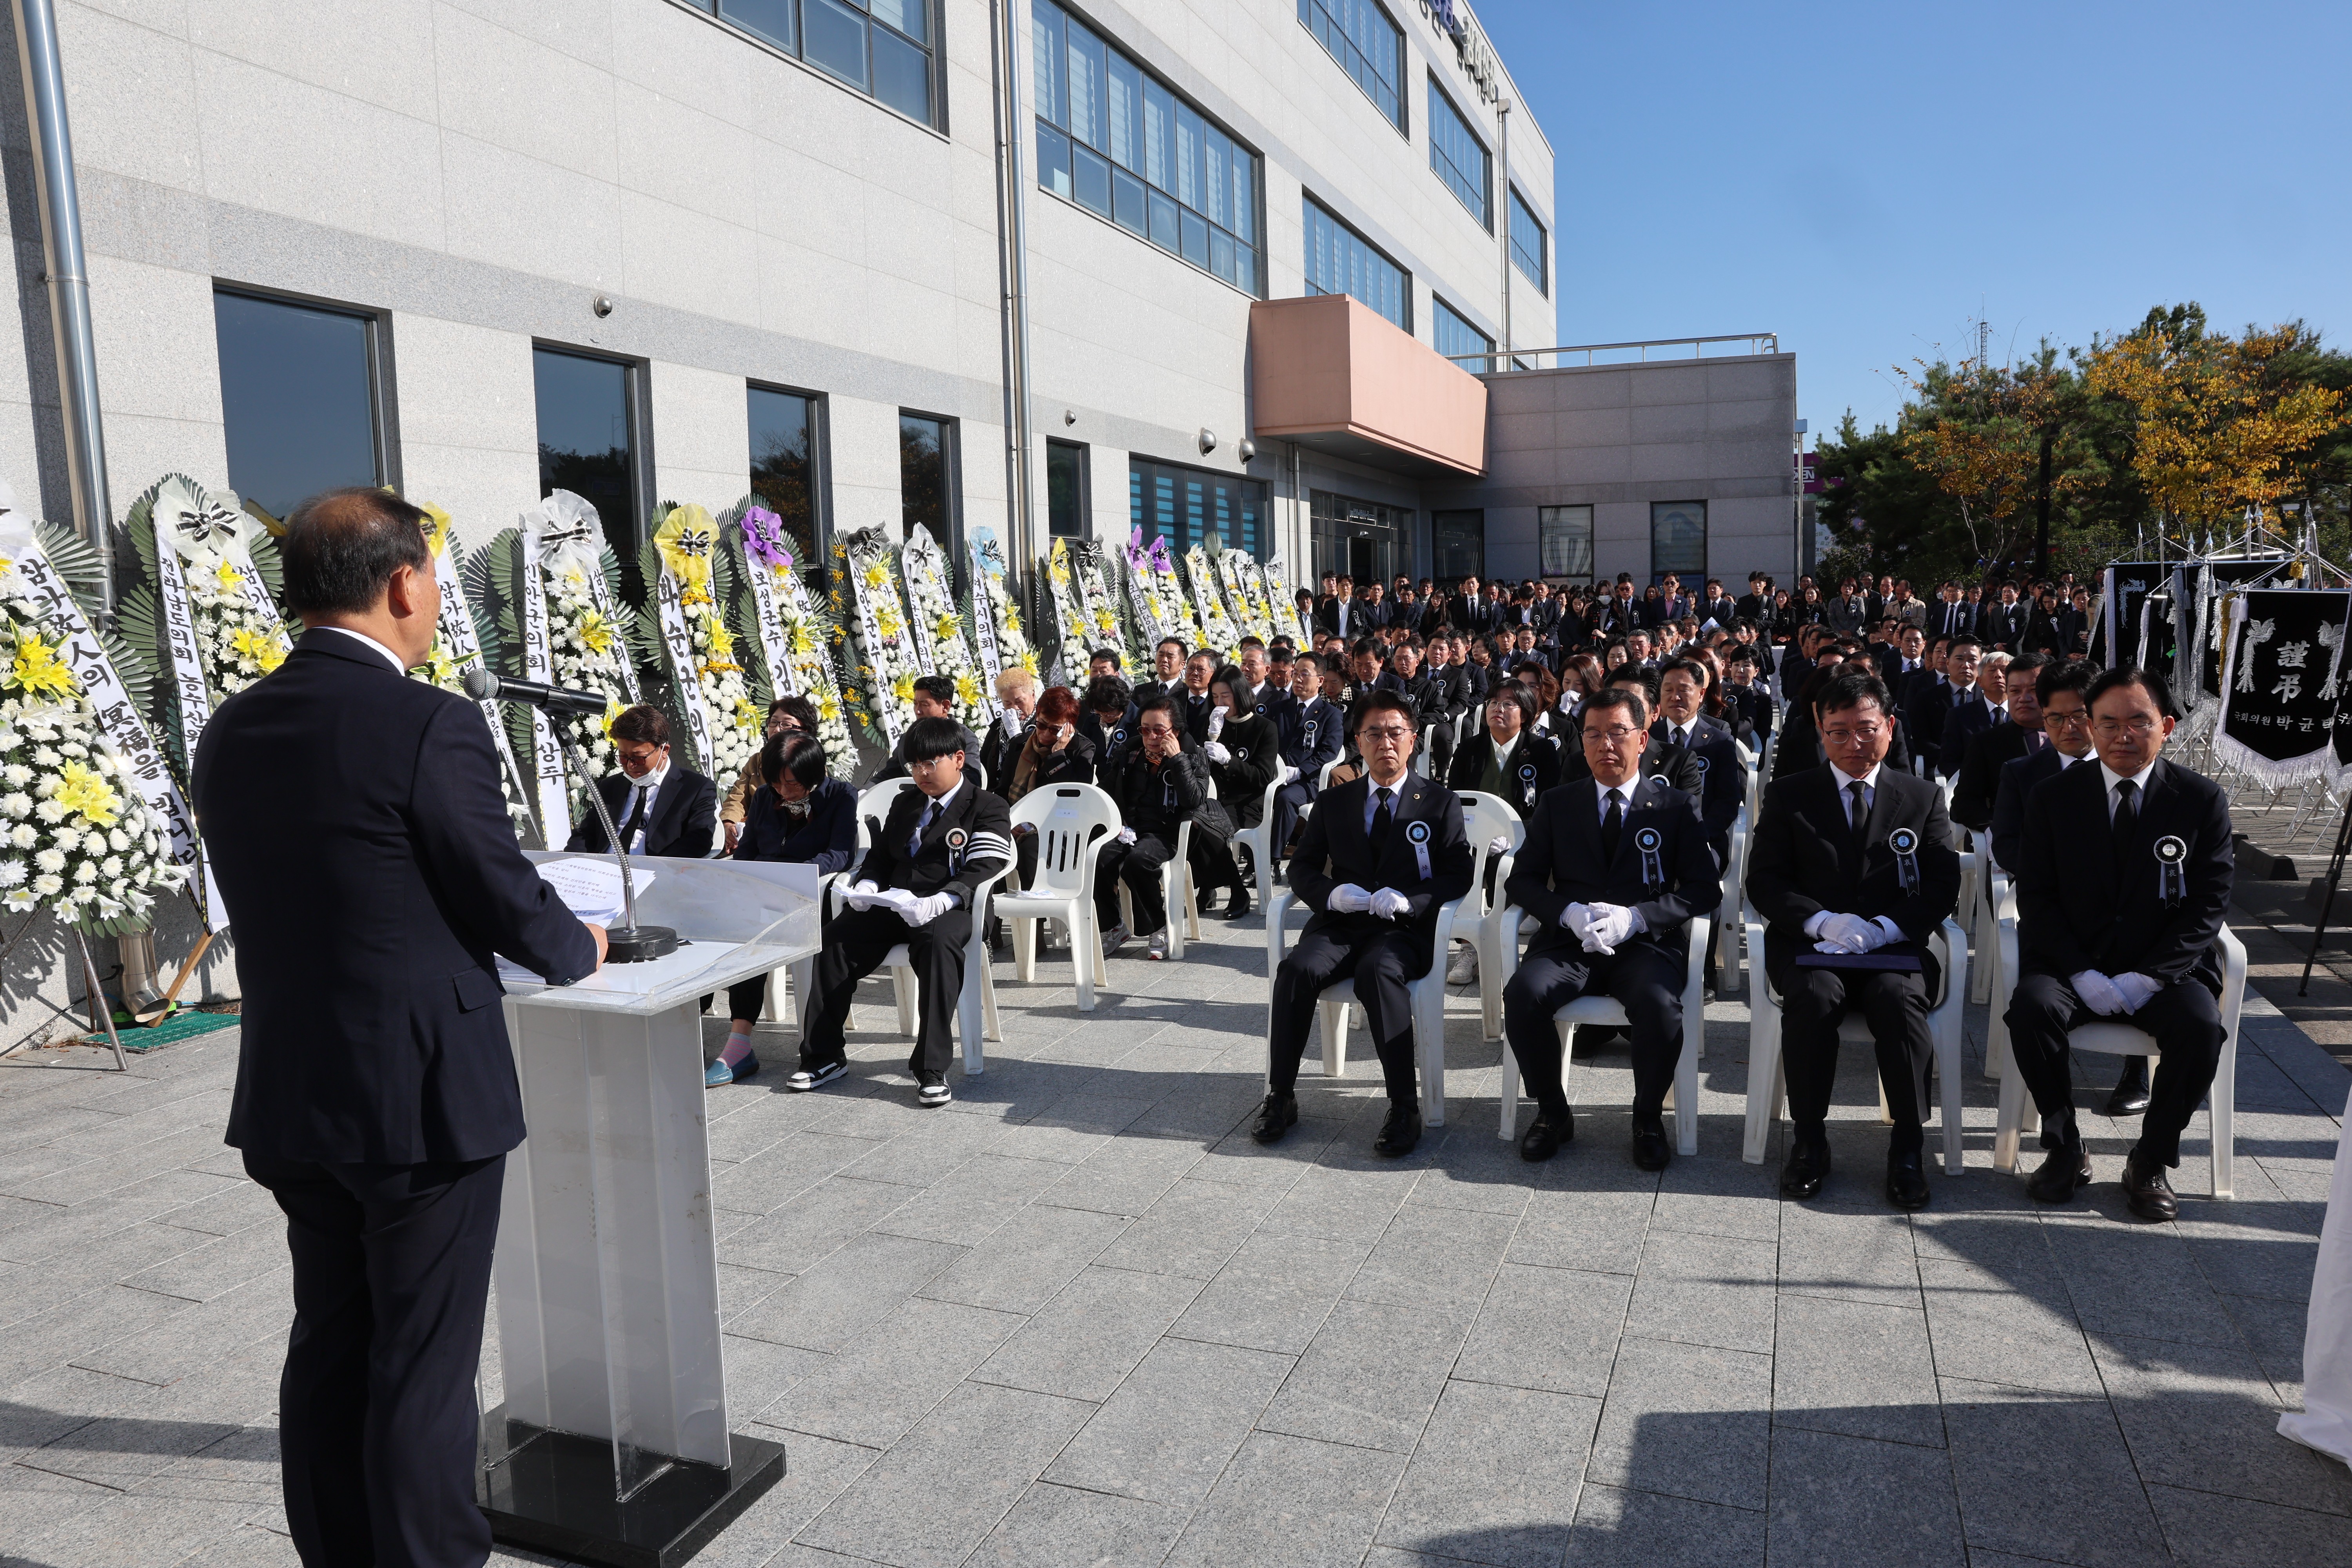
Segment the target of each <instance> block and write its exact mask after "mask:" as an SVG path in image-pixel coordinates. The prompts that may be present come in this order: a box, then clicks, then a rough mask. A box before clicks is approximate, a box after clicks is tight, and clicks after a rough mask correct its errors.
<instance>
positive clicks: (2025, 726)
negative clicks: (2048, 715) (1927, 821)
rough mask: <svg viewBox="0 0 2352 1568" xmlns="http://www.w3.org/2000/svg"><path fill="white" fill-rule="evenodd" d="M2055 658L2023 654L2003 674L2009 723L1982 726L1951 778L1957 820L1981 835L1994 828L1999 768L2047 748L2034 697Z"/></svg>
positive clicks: (2040, 716)
mask: <svg viewBox="0 0 2352 1568" xmlns="http://www.w3.org/2000/svg"><path fill="white" fill-rule="evenodd" d="M2049 662H2050V656H2049V655H2048V654H2044V653H2021V654H2019V655H2017V656H2016V657H2015V658H2011V660H2010V661H2009V663H2008V664H2007V665H2006V666H2004V667H2003V668H2002V669H2001V672H2000V678H2001V682H2002V686H2003V689H2004V692H2005V694H2006V696H2007V698H2008V708H2009V721H2008V722H2007V723H2005V724H1995V725H1993V726H1992V727H1991V728H1990V729H1988V730H1979V731H1977V733H1976V734H1975V735H1974V736H1972V737H1971V738H1970V739H1969V752H1968V755H1967V756H1966V757H1965V758H1963V759H1962V760H1961V763H1960V771H1959V773H1958V776H1957V777H1955V778H1954V779H1953V780H1952V820H1953V821H1954V822H1957V823H1958V824H1959V825H1960V826H1962V827H1965V828H1967V829H1968V830H1969V832H1971V833H1975V834H1979V835H1982V834H1984V833H1986V832H1987V831H1989V830H1990V828H1991V826H1992V805H1993V793H1994V791H1995V790H1997V789H1998V788H2000V771H2001V769H2002V767H2003V766H2005V765H2006V764H2008V763H2012V762H2014V761H2016V760H2017V759H2018V758H2020V757H2028V756H2032V754H2033V753H2034V752H2039V751H2041V750H2042V749H2043V748H2044V747H2046V746H2047V745H2048V744H2049V743H2050V742H2049V737H2047V736H2045V735H2044V734H2042V706H2041V704H2040V703H2038V702H2036V701H2035V700H2034V699H2033V692H2034V688H2035V686H2036V685H2037V684H2038V682H2039V681H2040V679H2041V675H2042V668H2043V667H2044V666H2046V665H2048V664H2049Z"/></svg>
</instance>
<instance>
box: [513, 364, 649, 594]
mask: <svg viewBox="0 0 2352 1568" xmlns="http://www.w3.org/2000/svg"><path fill="white" fill-rule="evenodd" d="M530 361H531V374H532V379H533V381H534V383H535V384H536V388H537V393H538V403H539V493H540V494H541V495H546V494H548V493H549V492H550V491H552V490H570V491H571V492H572V494H574V495H576V496H580V497H582V498H583V499H584V500H588V501H589V502H590V503H592V504H593V506H594V507H595V508H596V516H597V517H598V519H599V520H600V521H603V523H604V538H605V539H606V540H607V541H608V542H610V543H611V544H612V546H613V553H614V554H615V555H618V556H619V557H620V558H621V559H622V560H624V561H633V560H635V559H636V553H637V548H638V545H639V543H640V542H642V538H643V529H642V526H641V518H642V515H643V514H642V511H641V510H640V503H639V493H640V491H641V489H642V486H641V485H640V484H639V482H638V477H637V422H636V417H635V407H636V367H635V366H634V365H630V364H625V363H622V362H621V361H619V360H609V359H596V358H593V356H591V355H588V354H577V353H565V352H564V351H563V350H562V349H542V348H534V349H532V350H531V351H530Z"/></svg>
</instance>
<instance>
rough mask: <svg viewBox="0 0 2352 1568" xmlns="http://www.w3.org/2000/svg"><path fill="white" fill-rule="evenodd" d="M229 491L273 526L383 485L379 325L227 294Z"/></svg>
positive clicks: (218, 330)
mask: <svg viewBox="0 0 2352 1568" xmlns="http://www.w3.org/2000/svg"><path fill="white" fill-rule="evenodd" d="M213 331H214V332H215V336H216V337H217V339H218V340H219V346H220V379H221V414H222V416H223V418H224V419H225V421H226V424H227V426H228V482H229V487H230V488H231V489H234V490H236V493H237V494H238V495H239V496H241V497H243V498H244V500H245V506H246V510H247V511H253V512H259V513H262V514H265V515H267V516H268V518H269V519H270V520H271V521H278V520H279V519H282V518H284V517H285V516H286V514H287V513H288V512H289V511H292V510H294V506H295V503H296V502H298V501H299V500H302V499H303V498H305V497H307V496H314V495H317V494H318V493H319V492H320V490H328V489H335V488H336V487H337V486H340V485H380V484H383V483H385V482H387V480H388V479H390V478H391V476H390V475H388V474H387V473H386V472H385V471H384V468H385V463H384V456H385V453H384V448H385V446H386V443H385V441H384V439H383V423H382V420H381V418H380V416H379V413H378V410H379V409H380V408H381V407H382V400H381V399H380V398H379V397H378V395H377V392H376V364H377V356H376V320H375V318H374V317H373V316H370V315H365V314H362V313H361V312H359V311H355V310H327V309H325V308H323V307H320V306H317V305H298V304H296V303H294V302H293V301H291V300H270V299H264V298H261V297H259V296H257V295H253V294H236V293H231V292H229V291H228V290H227V289H221V290H218V291H217V292H215V294H214V295H213Z"/></svg>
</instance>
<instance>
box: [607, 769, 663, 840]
mask: <svg viewBox="0 0 2352 1568" xmlns="http://www.w3.org/2000/svg"><path fill="white" fill-rule="evenodd" d="M622 776H623V777H624V778H627V777H628V775H627V774H625V773H624V774H623V775H622ZM668 777H669V764H668V763H663V764H662V765H661V766H659V767H657V768H656V769H655V770H654V771H653V772H651V773H647V774H646V776H645V777H643V778H637V779H629V798H628V799H626V800H625V801H623V802H622V803H621V810H620V814H619V815H618V816H615V817H614V819H613V820H614V824H615V825H618V824H621V823H625V822H627V821H628V820H629V818H630V817H631V816H633V815H635V814H636V812H637V807H638V803H639V802H640V801H642V802H643V803H644V805H645V811H644V814H643V815H642V816H637V826H636V829H635V832H633V833H631V834H630V835H629V843H628V850H629V853H630V854H632V855H642V854H644V853H645V852H646V828H648V827H651V826H653V816H654V814H653V803H654V801H655V800H656V799H657V798H658V797H659V796H660V795H661V786H662V781H664V780H665V779H667V778H668Z"/></svg>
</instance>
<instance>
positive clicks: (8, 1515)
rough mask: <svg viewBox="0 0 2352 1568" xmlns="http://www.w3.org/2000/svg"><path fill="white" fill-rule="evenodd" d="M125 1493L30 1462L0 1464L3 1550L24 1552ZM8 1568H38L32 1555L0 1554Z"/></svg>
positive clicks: (1, 1544) (0, 1517) (0, 1516)
mask: <svg viewBox="0 0 2352 1568" xmlns="http://www.w3.org/2000/svg"><path fill="white" fill-rule="evenodd" d="M121 1496H122V1494H121V1492H120V1491H117V1490H116V1489H113V1488H111V1487H102V1486H100V1485H99V1484H98V1483H97V1482H95V1481H84V1480H77V1479H74V1478H73V1477H71V1476H60V1475H54V1474H52V1473H51V1472H49V1471H47V1470H39V1469H35V1468H31V1467H30V1466H26V1465H20V1464H15V1463H6V1464H0V1520H5V1533H0V1552H10V1553H13V1552H23V1551H24V1550H25V1549H26V1547H28V1546H30V1545H32V1544H33V1542H37V1541H38V1540H40V1539H41V1538H42V1537H44V1536H46V1535H48V1534H49V1533H51V1532H52V1531H58V1530H60V1529H62V1528H63V1527H64V1526H65V1525H66V1524H67V1523H68V1521H71V1520H72V1519H74V1518H75V1517H76V1516H77V1515H79V1514H83V1513H87V1512H89V1510H92V1509H96V1508H103V1507H106V1506H108V1505H110V1504H111V1503H112V1502H114V1501H115V1500H118V1499H120V1498H121ZM0 1563H5V1564H7V1568H18V1565H19V1564H24V1565H26V1568H38V1564H37V1562H36V1560H35V1559H33V1558H29V1557H22V1556H14V1555H5V1556H0Z"/></svg>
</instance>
